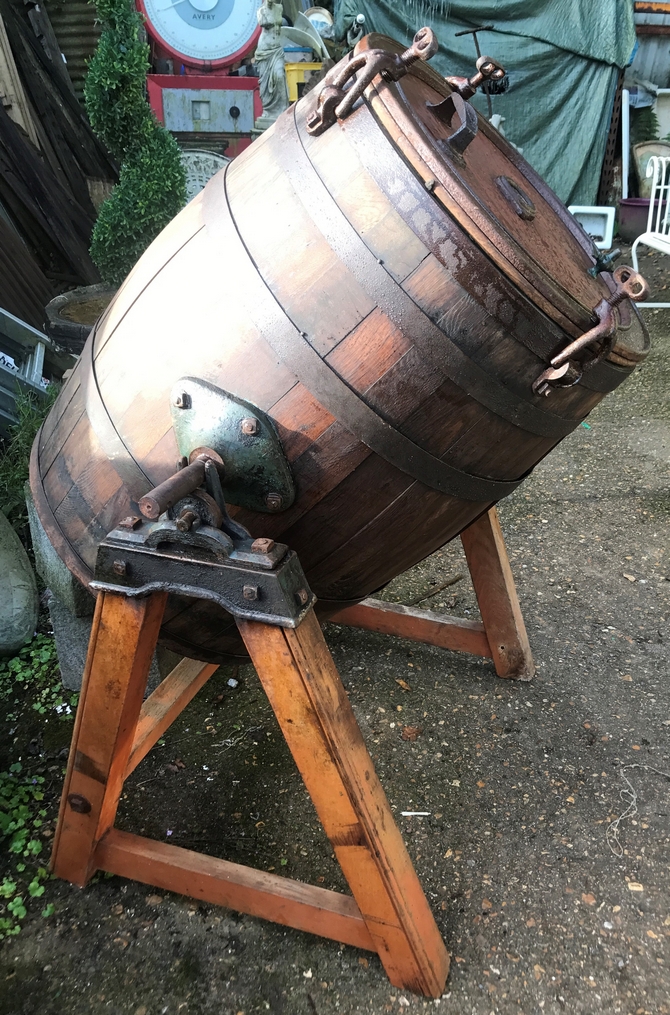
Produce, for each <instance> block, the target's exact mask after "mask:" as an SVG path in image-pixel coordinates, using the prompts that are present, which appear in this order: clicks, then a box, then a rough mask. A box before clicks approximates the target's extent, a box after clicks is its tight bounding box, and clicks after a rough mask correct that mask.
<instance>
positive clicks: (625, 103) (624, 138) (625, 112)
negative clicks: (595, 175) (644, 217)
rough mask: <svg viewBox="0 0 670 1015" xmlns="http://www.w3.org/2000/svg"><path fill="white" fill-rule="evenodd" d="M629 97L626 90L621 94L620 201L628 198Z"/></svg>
mask: <svg viewBox="0 0 670 1015" xmlns="http://www.w3.org/2000/svg"><path fill="white" fill-rule="evenodd" d="M629 98H630V95H629V92H628V89H627V88H624V90H623V91H622V93H621V200H622V201H625V200H626V198H627V197H628V170H629V158H630V101H629Z"/></svg>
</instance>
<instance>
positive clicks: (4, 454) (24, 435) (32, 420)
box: [0, 384, 59, 545]
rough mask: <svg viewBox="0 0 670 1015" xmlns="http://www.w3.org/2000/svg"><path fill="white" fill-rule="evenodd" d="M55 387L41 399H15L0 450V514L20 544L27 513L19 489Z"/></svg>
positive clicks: (23, 396)
mask: <svg viewBox="0 0 670 1015" xmlns="http://www.w3.org/2000/svg"><path fill="white" fill-rule="evenodd" d="M58 391H59V387H58V385H57V384H50V385H49V387H48V388H47V391H46V396H45V397H44V398H39V397H38V396H37V395H35V394H33V393H30V394H26V393H25V392H22V391H21V392H19V393H18V394H17V396H16V410H15V411H16V416H17V419H18V422H17V423H16V425H15V426H12V427H10V429H9V438H8V439H7V441H6V442H5V443H4V445H2V447H0V511H2V513H3V514H4V515H6V516H7V518H8V519H9V521H10V522H11V524H12V525H13V526H14V528H15V530H16V531H17V533H18V534H19V536H20V537H21V538H22V539H23V542H24V543H26V545H27V542H28V538H27V528H28V511H27V508H26V499H25V494H24V492H23V487H24V485H25V482H26V480H27V479H28V469H29V465H30V450H31V448H32V446H33V441H34V440H35V435H36V433H37V431H38V430H39V428H40V426H41V425H42V420H43V419H44V417H45V416H46V414H47V413H48V411H49V409H50V408H51V406H52V405H53V403H54V402H55V400H56V395H57V394H58Z"/></svg>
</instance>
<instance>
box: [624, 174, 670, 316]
mask: <svg viewBox="0 0 670 1015" xmlns="http://www.w3.org/2000/svg"><path fill="white" fill-rule="evenodd" d="M646 175H647V178H648V179H649V178H652V184H651V195H650V197H649V215H648V216H647V229H646V231H645V232H644V233H642V235H641V236H638V238H637V239H636V240H635V243H634V244H633V249H632V251H631V257H632V260H633V268H634V269H635V271H638V265H637V248H638V244H640V243H642V244H644V246H645V247H653V248H654V250H659V251H660V252H661V253H662V254H670V158H668V157H662V156H660V155H652V157H651V158H650V159H649V162H648V164H647V174H646ZM638 306H640V307H670V303H640V304H638Z"/></svg>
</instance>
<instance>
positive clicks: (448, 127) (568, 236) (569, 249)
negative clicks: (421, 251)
mask: <svg viewBox="0 0 670 1015" xmlns="http://www.w3.org/2000/svg"><path fill="white" fill-rule="evenodd" d="M369 49H383V50H386V51H388V52H394V53H400V52H402V46H400V45H399V44H398V43H397V42H395V41H394V40H392V39H389V38H387V37H386V36H383V35H376V34H372V35H368V36H366V37H365V38H364V39H362V40H361V41H360V42H359V43H358V46H357V47H356V50H355V52H356V53H359V52H364V51H365V50H369ZM451 95H454V96H455V100H452V101H447V102H445V101H444V100H445V99H447V97H449V96H451ZM366 98H367V100H368V103H369V105H370V108H371V110H372V113H373V115H374V116H375V118H376V119H377V121H378V122H379V124H380V126H381V127H382V128H383V129H384V130H385V132H386V133H387V135H388V136H389V138H390V139H391V141H392V142H393V143H394V144H395V145H396V146H397V147H398V149H399V150H400V151H401V153H402V155H403V156H404V158H405V160H406V161H407V162H409V164H410V165H411V167H412V168H413V169H414V171H415V172H416V173H417V174H418V175H419V176H420V178H421V179H422V180H423V182H424V185H425V186H426V187H427V189H428V190H430V191H431V193H432V195H433V198H434V199H435V200H436V201H438V202H439V203H440V204H441V205H442V206H443V207H444V208H445V209H446V210H447V211H448V212H449V214H450V215H451V216H452V217H453V218H454V219H456V221H457V222H458V223H459V224H460V225H461V226H462V227H463V228H464V229H465V230H466V231H467V232H468V234H469V235H470V237H471V238H472V239H473V240H474V241H475V242H476V243H477V244H478V245H479V246H480V247H481V248H482V249H483V250H484V251H485V253H486V254H487V255H488V256H489V257H490V258H491V260H493V261H494V262H495V263H496V264H497V265H498V266H499V268H500V269H501V270H502V271H503V272H504V273H505V274H506V275H507V276H508V277H509V278H510V279H511V280H512V281H513V282H514V283H515V284H516V285H517V286H518V288H520V289H521V291H522V292H524V294H525V295H526V296H528V298H529V299H531V300H532V301H533V302H534V303H535V304H536V305H537V306H538V307H539V308H540V309H542V310H543V311H544V312H545V313H546V314H547V315H548V316H549V317H550V318H552V319H553V320H554V321H556V322H557V323H558V324H560V325H561V327H562V328H563V329H564V330H565V331H567V332H568V333H569V334H574V335H579V334H580V333H581V332H582V331H583V330H584V329H585V328H588V327H589V326H590V324H591V322H592V321H593V311H594V308H595V307H596V306H597V305H598V304H599V302H600V301H601V300H602V299H603V298H606V297H607V296H609V295H610V293H611V292H613V291H614V290H615V288H616V286H615V283H614V281H613V280H612V278H611V275H609V274H606V273H603V274H600V275H598V276H597V277H594V276H593V275H590V274H589V269H590V268H592V267H593V265H594V264H595V258H594V247H593V243H592V241H591V239H590V238H589V237H588V236H587V234H586V233H585V232H584V231H583V229H582V227H581V226H580V225H579V223H577V221H576V220H575V219H574V218H573V216H572V215H571V214H570V212H569V211H568V209H567V208H566V207H565V205H564V204H563V203H562V202H561V201H560V200H559V199H558V198H557V197H556V195H555V194H554V192H553V191H552V190H551V189H550V187H548V186H547V184H546V183H545V182H544V181H543V180H542V178H541V177H540V176H539V175H538V174H537V173H536V172H535V170H534V169H533V168H532V167H531V166H530V165H529V164H528V163H527V162H526V160H525V159H524V158H523V157H522V156H521V155H520V154H519V152H518V151H517V150H516V149H515V148H514V147H513V146H512V145H511V144H510V143H509V142H508V141H507V140H506V139H505V138H504V137H503V136H502V135H501V134H500V133H499V132H498V131H497V130H495V128H494V127H493V126H491V124H489V123H488V121H487V120H486V119H485V118H484V117H483V116H481V115H480V114H479V113H477V116H476V120H475V118H474V117H473V116H472V112H471V111H472V110H473V107H471V106H470V104H469V103H464V102H463V100H462V99H461V98H460V96H459V95H458V93H457V92H452V89H451V88H450V87H449V85H448V84H447V82H446V81H445V79H444V78H443V77H441V76H440V75H439V74H438V73H437V71H435V70H434V69H433V68H432V67H430V66H429V65H427V64H425V63H420V62H418V63H415V64H413V66H412V67H411V68H410V70H409V72H408V73H407V74H406V75H405V76H404V77H402V78H401V79H400V80H399V81H390V80H388V81H387V80H384V79H383V78H382V77H381V76H377V77H376V78H375V79H374V80H373V82H372V84H371V85H370V86H369V87H368V89H367V91H366ZM464 106H465V107H469V108H468V109H466V110H465V111H464ZM464 112H465V114H467V121H468V123H469V125H470V133H471V134H472V136H471V137H467V136H466V137H465V138H464V136H463V134H461V138H460V141H458V142H455V141H454V140H453V138H454V135H455V133H456V131H457V130H458V129H459V127H461V125H462V123H463V120H464ZM450 138H451V139H452V140H451V141H450ZM464 140H465V141H466V142H467V143H466V144H465V147H463V142H464ZM621 316H622V317H624V316H625V317H627V318H628V317H629V310H628V309H627V310H625V311H624V312H623V313H622V315H621Z"/></svg>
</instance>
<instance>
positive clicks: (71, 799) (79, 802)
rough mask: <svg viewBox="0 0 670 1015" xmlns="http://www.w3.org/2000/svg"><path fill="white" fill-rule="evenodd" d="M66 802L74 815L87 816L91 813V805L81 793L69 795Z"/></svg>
mask: <svg viewBox="0 0 670 1015" xmlns="http://www.w3.org/2000/svg"><path fill="white" fill-rule="evenodd" d="M67 802H68V803H69V805H70V808H71V810H73V811H75V813H76V814H89V813H90V811H91V804H90V803H89V801H88V800H87V799H86V797H85V796H82V795H81V793H70V795H69V796H68V798H67Z"/></svg>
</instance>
